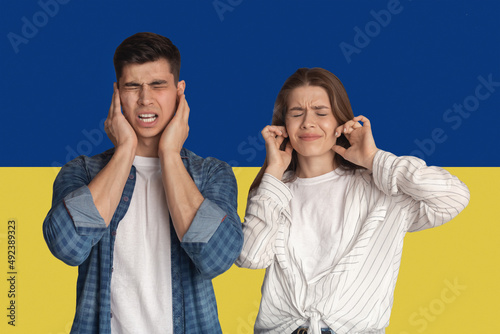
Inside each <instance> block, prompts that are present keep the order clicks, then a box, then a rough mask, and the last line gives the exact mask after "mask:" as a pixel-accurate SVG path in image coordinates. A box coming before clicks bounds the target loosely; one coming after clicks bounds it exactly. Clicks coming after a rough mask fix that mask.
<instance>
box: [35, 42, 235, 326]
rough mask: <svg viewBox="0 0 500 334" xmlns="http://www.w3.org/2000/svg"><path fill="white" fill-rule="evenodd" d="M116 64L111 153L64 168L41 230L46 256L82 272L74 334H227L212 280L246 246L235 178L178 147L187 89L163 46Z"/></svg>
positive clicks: (123, 55) (119, 53) (222, 166)
mask: <svg viewBox="0 0 500 334" xmlns="http://www.w3.org/2000/svg"><path fill="white" fill-rule="evenodd" d="M114 65H115V71H116V77H117V83H115V84H114V94H113V100H112V104H111V107H110V109H109V114H108V118H107V119H106V122H105V129H106V133H107V134H108V137H109V138H110V139H111V141H112V142H113V144H114V146H115V147H114V148H113V149H111V150H108V151H106V152H104V153H101V154H98V155H96V156H93V157H90V158H89V157H86V156H80V157H78V158H76V159H74V160H72V161H70V162H69V163H67V164H66V165H65V166H64V167H63V168H62V169H61V171H60V172H59V174H58V176H57V178H56V180H55V182H54V193H53V202H52V208H51V210H50V211H49V213H48V214H47V217H46V218H45V221H44V225H43V232H44V237H45V240H46V242H47V245H48V246H49V249H50V250H51V252H52V253H53V254H54V255H55V256H56V257H57V258H59V259H61V260H62V261H64V262H65V263H67V264H69V265H73V266H76V265H78V266H79V268H78V281H77V305H76V314H75V319H74V322H73V327H72V330H71V333H160V332H161V333H176V334H177V333H220V332H221V328H220V324H219V321H218V317H217V306H216V301H215V296H214V292H213V287H212V282H211V279H212V278H214V277H216V276H217V275H219V274H221V273H223V272H224V271H226V270H227V269H228V268H229V267H231V265H232V264H233V262H234V261H235V259H236V258H237V256H238V255H239V253H240V250H241V247H242V242H243V237H242V232H241V222H240V219H239V218H238V215H237V213H236V205H237V187H236V181H235V178H234V175H233V173H232V170H231V168H230V167H229V165H227V164H226V163H224V162H221V161H219V160H216V159H214V158H207V159H202V158H200V157H199V156H197V155H195V154H194V153H192V152H190V151H188V150H186V149H185V148H183V144H184V142H185V140H186V138H187V136H188V117H189V107H188V104H187V102H186V98H185V95H184V90H185V88H186V84H185V82H184V81H179V69H180V53H179V51H178V49H177V48H176V47H175V46H174V45H173V44H172V43H171V41H170V40H169V39H168V38H165V37H163V36H160V35H157V34H153V33H138V34H135V35H133V36H131V37H129V38H127V39H125V40H124V41H123V42H122V44H120V45H119V46H118V48H117V49H116V52H115V56H114ZM121 110H123V113H122V111H121Z"/></svg>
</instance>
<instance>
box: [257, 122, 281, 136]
mask: <svg viewBox="0 0 500 334" xmlns="http://www.w3.org/2000/svg"><path fill="white" fill-rule="evenodd" d="M283 130H284V127H281V126H276V125H268V126H266V127H265V128H264V129H263V130H262V136H263V137H264V138H265V136H273V137H277V136H283Z"/></svg>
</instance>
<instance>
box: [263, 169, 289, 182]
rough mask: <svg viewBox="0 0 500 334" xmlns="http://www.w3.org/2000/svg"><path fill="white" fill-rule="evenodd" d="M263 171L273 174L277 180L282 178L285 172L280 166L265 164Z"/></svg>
mask: <svg viewBox="0 0 500 334" xmlns="http://www.w3.org/2000/svg"><path fill="white" fill-rule="evenodd" d="M264 172H265V173H267V174H270V175H272V176H274V177H275V178H277V179H278V180H281V179H282V178H283V174H284V173H285V170H284V169H283V168H280V167H277V166H267V167H266V170H265V171H264Z"/></svg>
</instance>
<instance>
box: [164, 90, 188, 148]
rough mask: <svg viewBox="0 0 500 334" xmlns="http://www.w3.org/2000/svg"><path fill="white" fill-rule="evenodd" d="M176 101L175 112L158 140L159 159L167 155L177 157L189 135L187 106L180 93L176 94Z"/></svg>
mask: <svg viewBox="0 0 500 334" xmlns="http://www.w3.org/2000/svg"><path fill="white" fill-rule="evenodd" d="M178 99H179V104H178V106H177V111H176V112H175V115H174V117H172V120H171V121H170V123H168V125H167V127H166V128H165V130H163V134H162V135H161V138H160V143H159V145H158V156H159V157H160V158H161V157H162V156H166V155H169V154H177V155H179V154H180V152H181V149H182V146H183V145H184V142H185V141H186V139H187V137H188V135H189V124H188V121H189V106H188V104H187V101H186V96H185V95H184V93H183V92H182V91H179V92H178Z"/></svg>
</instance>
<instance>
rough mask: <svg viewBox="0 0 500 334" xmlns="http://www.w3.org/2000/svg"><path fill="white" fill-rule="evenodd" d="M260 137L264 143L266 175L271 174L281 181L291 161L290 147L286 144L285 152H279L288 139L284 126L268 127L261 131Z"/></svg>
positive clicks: (288, 143) (291, 149)
mask: <svg viewBox="0 0 500 334" xmlns="http://www.w3.org/2000/svg"><path fill="white" fill-rule="evenodd" d="M261 133H262V137H263V138H264V140H265V141H266V155H267V168H266V173H268V174H271V175H272V176H274V177H276V178H277V179H278V180H281V178H282V177H283V173H284V172H285V171H286V169H287V168H288V165H290V161H291V160H292V151H293V148H292V145H291V144H290V142H287V143H286V146H285V150H284V151H282V150H280V146H281V144H282V143H283V141H284V140H285V138H287V137H288V133H287V132H286V129H285V127H284V126H276V125H268V126H266V127H265V128H264V129H263V130H262V132H261Z"/></svg>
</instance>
